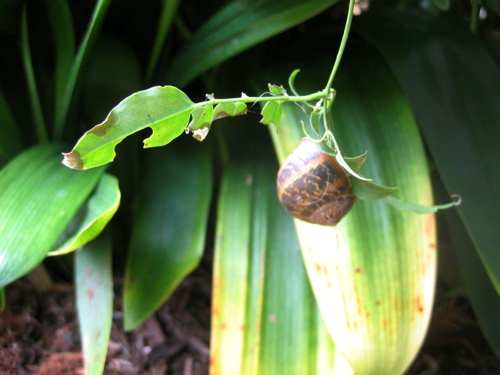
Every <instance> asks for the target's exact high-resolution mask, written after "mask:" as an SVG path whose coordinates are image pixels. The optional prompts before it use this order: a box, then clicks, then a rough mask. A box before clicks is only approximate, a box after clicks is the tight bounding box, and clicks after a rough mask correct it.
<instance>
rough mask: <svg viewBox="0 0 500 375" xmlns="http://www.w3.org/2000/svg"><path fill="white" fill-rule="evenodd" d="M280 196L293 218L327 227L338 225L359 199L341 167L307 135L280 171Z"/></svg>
mask: <svg viewBox="0 0 500 375" xmlns="http://www.w3.org/2000/svg"><path fill="white" fill-rule="evenodd" d="M278 198H279V200H280V201H281V203H282V204H283V206H284V207H285V209H286V210H287V211H288V212H289V213H290V214H291V215H292V216H293V217H295V218H297V219H300V220H303V221H307V222H309V223H313V224H320V225H328V226H334V225H336V224H337V223H338V222H339V221H340V219H342V218H343V217H344V216H345V215H346V214H347V213H348V212H349V210H350V209H351V207H352V205H353V204H354V201H355V200H356V198H355V196H354V194H352V191H351V181H350V180H349V177H348V176H347V174H346V173H345V171H344V169H343V168H342V166H341V165H340V164H339V163H338V162H337V160H336V159H335V158H334V157H332V156H331V155H327V154H324V153H322V152H320V151H319V149H318V147H317V146H316V144H315V143H314V142H313V141H311V140H310V139H307V138H304V139H303V140H302V142H301V143H300V145H299V146H298V147H297V148H296V149H295V150H294V151H293V153H292V154H291V155H290V156H288V158H287V159H286V160H285V162H284V163H283V165H282V166H281V168H280V170H279V172H278Z"/></svg>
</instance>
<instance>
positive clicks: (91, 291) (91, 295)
mask: <svg viewBox="0 0 500 375" xmlns="http://www.w3.org/2000/svg"><path fill="white" fill-rule="evenodd" d="M86 294H87V302H88V303H90V302H91V301H92V300H93V299H94V289H92V288H90V289H87V291H86Z"/></svg>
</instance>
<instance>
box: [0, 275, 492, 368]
mask: <svg viewBox="0 0 500 375" xmlns="http://www.w3.org/2000/svg"><path fill="white" fill-rule="evenodd" d="M210 283H211V282H210V274H209V272H208V271H207V270H203V268H199V269H198V270H196V271H195V272H194V273H193V274H192V275H190V276H189V277H188V278H186V280H185V281H184V282H183V283H182V284H181V285H180V286H179V288H178V289H177V290H176V292H175V293H174V294H173V295H172V296H171V298H170V299H169V300H168V301H167V303H165V304H164V305H163V306H162V307H161V308H160V309H159V310H158V311H157V312H156V313H155V314H154V315H153V316H151V317H150V318H149V319H148V320H147V321H146V322H145V323H144V324H142V325H141V326H140V327H138V328H137V329H135V330H133V331H131V332H124V331H123V329H122V313H121V301H120V296H121V285H122V282H121V280H120V279H117V280H115V285H116V297H115V300H116V303H115V305H116V306H115V313H114V317H113V327H112V333H111V340H110V343H109V348H108V357H107V362H106V369H105V374H148V375H160V374H179V375H180V374H182V375H202V374H203V375H204V374H208V365H209V334H210V332H209V329H210V321H209V320H210ZM6 294H7V307H6V309H5V311H4V312H3V313H1V314H0V374H1V375H25V374H40V375H49V374H50V375H62V374H68V375H73V374H83V361H82V354H81V351H80V350H81V349H80V336H79V331H78V319H77V314H76V310H75V298H74V290H73V286H72V285H71V284H57V285H55V286H54V287H53V288H51V290H49V291H46V292H44V293H41V292H39V291H37V290H36V289H35V288H34V287H33V286H32V285H30V284H29V283H27V282H26V281H23V280H20V281H17V282H15V283H13V284H11V285H10V286H8V287H7V288H6ZM424 374H425V375H438V374H440V375H461V374H477V375H494V374H500V361H499V359H498V358H496V357H495V356H494V354H493V353H492V351H491V350H490V349H489V347H488V345H487V344H486V342H485V339H484V337H483V336H482V334H481V331H480V329H479V326H478V324H477V322H476V320H475V318H474V315H473V314H472V311H471V308H470V306H469V304H468V301H467V300H466V299H463V298H452V299H446V300H444V302H442V303H440V304H438V305H437V306H436V308H435V312H434V316H433V320H432V323H431V326H430V329H429V334H428V337H427V340H426V341H425V344H424V346H423V348H422V350H421V351H420V353H419V355H418V357H417V359H416V360H415V362H414V363H413V365H412V366H411V368H410V369H409V370H408V372H407V374H406V375H424ZM277 375H280V374H277ZM304 375H307V374H304Z"/></svg>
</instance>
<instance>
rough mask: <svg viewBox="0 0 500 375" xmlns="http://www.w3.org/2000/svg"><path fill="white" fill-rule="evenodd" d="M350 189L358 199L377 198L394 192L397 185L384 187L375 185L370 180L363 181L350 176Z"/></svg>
mask: <svg viewBox="0 0 500 375" xmlns="http://www.w3.org/2000/svg"><path fill="white" fill-rule="evenodd" d="M351 183H352V191H353V193H354V194H355V195H356V197H357V198H359V199H366V200H377V199H383V198H386V197H388V196H390V195H391V194H393V193H395V192H396V191H397V190H398V188H397V187H386V186H382V185H377V184H376V183H374V182H372V181H364V180H360V179H357V178H354V177H351Z"/></svg>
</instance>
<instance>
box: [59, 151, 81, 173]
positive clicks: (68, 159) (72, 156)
mask: <svg viewBox="0 0 500 375" xmlns="http://www.w3.org/2000/svg"><path fill="white" fill-rule="evenodd" d="M63 156H64V158H63V160H62V164H64V165H65V166H66V167H69V168H71V169H86V168H85V167H84V164H83V160H82V158H81V157H80V154H79V153H78V151H76V150H73V151H71V152H68V153H63Z"/></svg>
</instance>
